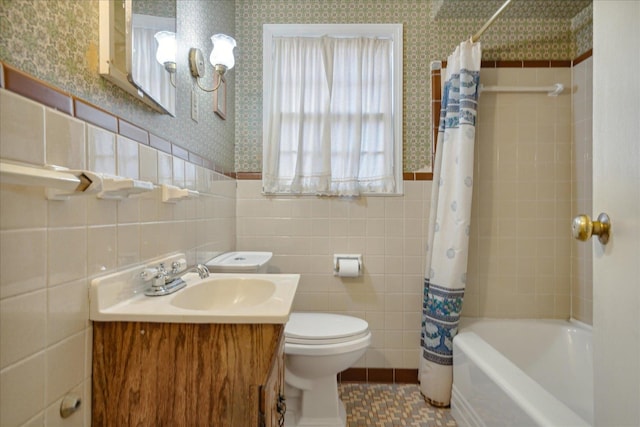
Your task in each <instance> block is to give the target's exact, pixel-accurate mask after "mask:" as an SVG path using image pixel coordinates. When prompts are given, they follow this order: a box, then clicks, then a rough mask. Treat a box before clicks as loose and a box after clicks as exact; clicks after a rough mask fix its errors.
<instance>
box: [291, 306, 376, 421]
mask: <svg viewBox="0 0 640 427" xmlns="http://www.w3.org/2000/svg"><path fill="white" fill-rule="evenodd" d="M284 333H285V344H284V354H285V374H284V380H285V397H286V399H287V415H286V416H285V426H289V427H298V426H307V427H311V426H314V427H316V426H317V427H320V426H323V427H329V426H330V427H344V426H345V425H346V414H345V409H344V404H343V403H342V401H341V400H340V397H339V396H338V383H337V374H338V373H339V372H341V371H343V370H345V369H347V368H348V367H350V366H351V365H353V364H354V363H355V362H356V361H357V360H358V359H360V357H362V355H364V353H365V351H366V350H367V348H368V347H369V345H370V344H371V332H370V331H369V325H368V324H367V322H366V321H364V320H362V319H358V318H356V317H351V316H345V315H339V314H329V313H291V316H290V317H289V322H287V324H286V326H285V329H284Z"/></svg>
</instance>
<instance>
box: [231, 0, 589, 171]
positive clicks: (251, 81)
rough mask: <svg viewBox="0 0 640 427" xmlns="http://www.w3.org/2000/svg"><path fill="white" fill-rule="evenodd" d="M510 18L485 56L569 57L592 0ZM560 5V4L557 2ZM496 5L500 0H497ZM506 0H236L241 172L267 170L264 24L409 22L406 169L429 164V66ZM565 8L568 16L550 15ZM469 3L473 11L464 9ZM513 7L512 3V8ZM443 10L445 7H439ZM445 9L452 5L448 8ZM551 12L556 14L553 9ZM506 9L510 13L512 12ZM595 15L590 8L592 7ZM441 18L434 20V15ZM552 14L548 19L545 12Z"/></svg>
mask: <svg viewBox="0 0 640 427" xmlns="http://www.w3.org/2000/svg"><path fill="white" fill-rule="evenodd" d="M520 3H522V4H526V5H528V6H529V7H527V6H522V7H518V8H516V9H515V12H511V13H512V14H514V13H515V15H513V16H512V18H511V19H509V17H508V16H507V18H506V19H498V20H497V21H496V22H495V23H494V25H493V26H492V27H491V28H490V29H489V30H488V31H487V32H486V33H485V34H484V35H483V37H482V39H481V42H482V46H483V59H486V60H535V59H545V60H567V59H573V58H575V57H576V56H577V55H576V50H577V49H576V42H575V38H574V36H573V34H572V26H571V18H572V17H573V16H574V15H575V14H576V13H578V12H579V11H580V10H581V8H584V7H585V5H587V6H588V5H589V4H590V3H591V2H590V0H553V1H550V0H535V1H533V0H527V1H523V2H520ZM556 3H557V4H556ZM496 4H497V6H496ZM500 4H502V2H501V1H496V0H491V1H484V0H483V1H480V0H473V1H467V0H444V1H443V0H394V1H393V2H391V1H388V0H358V1H344V0H236V31H237V39H238V45H239V46H240V50H241V52H240V53H239V58H238V63H237V67H238V68H237V79H238V81H239V82H242V84H239V85H238V87H237V88H236V102H237V105H238V110H237V112H236V113H237V122H236V163H235V168H236V171H240V172H259V171H261V169H262V25H263V24H266V23H270V24H274V23H301V24H305V23H325V22H329V23H402V24H403V25H404V46H403V48H404V58H403V59H404V60H403V69H404V70H403V72H404V76H403V79H404V111H403V120H404V123H403V127H404V137H403V139H404V154H403V163H404V164H403V169H404V171H405V172H408V171H412V172H415V171H421V170H430V167H431V106H430V99H431V97H430V96H431V94H430V90H431V89H430V85H429V77H428V76H429V64H430V62H431V61H433V60H443V59H446V57H447V56H448V55H449V54H450V53H451V52H452V51H453V49H454V48H455V46H457V45H458V44H459V43H460V42H461V41H462V40H464V39H466V38H469V37H470V36H471V35H473V34H474V33H475V32H476V31H477V30H478V29H479V28H480V27H481V26H482V24H484V23H485V22H486V20H487V19H488V18H489V17H490V16H491V15H492V14H493V13H494V12H495V11H496V10H497V8H498V7H499V5H500ZM568 5H570V6H572V7H571V9H570V10H568V11H565V12H563V15H561V16H562V17H561V18H550V17H548V16H549V13H550V14H551V15H552V16H555V15H553V14H555V13H560V11H563V10H564V9H566V8H567V7H568ZM465 6H469V7H472V9H471V13H464V14H462V17H460V14H459V12H460V11H461V10H463V9H464V7H465ZM510 7H511V6H510ZM437 8H440V10H439V11H436V9H437ZM442 8H445V9H442ZM549 10H551V12H549ZM505 13H506V11H505ZM587 14H588V16H590V13H589V12H587ZM433 17H435V19H434V18H433ZM543 17H546V18H543Z"/></svg>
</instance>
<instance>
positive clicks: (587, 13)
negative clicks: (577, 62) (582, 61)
mask: <svg viewBox="0 0 640 427" xmlns="http://www.w3.org/2000/svg"><path fill="white" fill-rule="evenodd" d="M571 32H572V33H573V34H574V35H575V39H576V57H578V56H580V55H582V54H583V53H585V52H587V51H589V50H590V49H591V48H592V47H593V3H589V6H587V7H585V8H584V9H583V10H582V11H581V12H580V13H578V14H577V15H576V16H575V17H574V18H573V19H572V20H571Z"/></svg>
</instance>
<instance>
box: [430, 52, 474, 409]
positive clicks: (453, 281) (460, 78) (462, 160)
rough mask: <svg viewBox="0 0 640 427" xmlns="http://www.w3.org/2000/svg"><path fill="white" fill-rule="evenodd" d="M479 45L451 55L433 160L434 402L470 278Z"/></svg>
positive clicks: (445, 381) (441, 390)
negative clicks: (467, 281) (467, 278)
mask: <svg viewBox="0 0 640 427" xmlns="http://www.w3.org/2000/svg"><path fill="white" fill-rule="evenodd" d="M481 56H482V50H481V48H480V43H472V42H471V41H465V42H462V43H461V44H460V46H458V47H457V48H456V50H455V52H454V53H453V54H452V55H451V56H449V58H448V59H447V68H446V77H445V86H444V91H443V95H442V108H441V110H440V125H439V128H438V144H437V149H436V158H435V162H434V173H433V190H432V194H431V213H430V216H429V228H428V232H429V234H428V239H427V248H426V249H427V250H426V269H425V280H424V301H423V306H422V333H421V339H420V345H421V349H422V357H421V359H420V388H421V391H422V393H423V394H424V396H425V397H426V399H427V400H428V401H429V402H430V403H431V404H432V405H435V406H447V405H449V402H450V400H451V385H452V379H453V366H452V365H453V343H452V340H453V337H454V336H455V334H456V333H457V330H458V321H459V319H460V312H461V310H462V297H463V295H464V288H465V282H466V272H467V256H468V249H469V227H470V221H471V193H472V190H473V151H474V140H475V125H476V111H477V101H478V88H479V86H478V85H479V79H480V58H481Z"/></svg>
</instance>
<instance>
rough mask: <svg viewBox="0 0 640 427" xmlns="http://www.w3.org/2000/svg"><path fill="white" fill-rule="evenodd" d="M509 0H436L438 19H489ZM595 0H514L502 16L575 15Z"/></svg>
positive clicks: (546, 17) (552, 17)
mask: <svg viewBox="0 0 640 427" xmlns="http://www.w3.org/2000/svg"><path fill="white" fill-rule="evenodd" d="M505 1H506V0H434V1H433V10H432V12H431V16H432V17H433V18H435V19H457V18H476V17H483V19H485V20H487V19H488V18H489V17H491V16H493V14H494V13H495V12H496V11H497V10H498V9H500V7H501V6H502V5H503V4H504V3H505ZM591 2H592V0H513V1H512V2H511V3H510V4H509V5H508V6H507V8H506V9H505V10H504V11H503V13H502V14H501V15H500V19H565V20H568V19H571V18H573V17H574V16H576V15H577V14H578V13H579V12H580V11H581V10H583V9H584V8H585V7H587V6H589V5H590V4H591Z"/></svg>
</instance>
